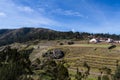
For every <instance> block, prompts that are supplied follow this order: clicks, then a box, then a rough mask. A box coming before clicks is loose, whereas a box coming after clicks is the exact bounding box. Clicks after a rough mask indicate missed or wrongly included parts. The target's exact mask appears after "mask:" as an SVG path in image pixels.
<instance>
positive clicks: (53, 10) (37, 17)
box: [0, 0, 120, 34]
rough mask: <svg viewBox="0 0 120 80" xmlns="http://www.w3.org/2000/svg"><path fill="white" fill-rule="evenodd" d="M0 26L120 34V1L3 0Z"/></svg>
mask: <svg viewBox="0 0 120 80" xmlns="http://www.w3.org/2000/svg"><path fill="white" fill-rule="evenodd" d="M0 6H1V7H0V29H5V28H21V27H43V28H50V29H54V30H59V31H80V32H91V33H112V34H113V33H116V34H120V30H119V28H120V0H0Z"/></svg>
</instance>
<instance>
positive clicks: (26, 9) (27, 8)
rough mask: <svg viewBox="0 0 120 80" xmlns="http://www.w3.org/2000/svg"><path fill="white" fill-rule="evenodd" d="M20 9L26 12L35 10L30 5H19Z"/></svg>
mask: <svg viewBox="0 0 120 80" xmlns="http://www.w3.org/2000/svg"><path fill="white" fill-rule="evenodd" d="M18 9H19V10H21V11H25V12H34V10H33V9H32V8H31V7H29V6H24V7H18Z"/></svg>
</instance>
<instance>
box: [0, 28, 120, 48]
mask: <svg viewBox="0 0 120 80" xmlns="http://www.w3.org/2000/svg"><path fill="white" fill-rule="evenodd" d="M90 35H93V36H95V37H106V38H107V37H110V38H113V39H120V35H115V34H113V35H110V34H90V33H85V32H82V33H79V32H72V31H68V32H60V31H55V30H50V29H45V28H20V29H1V30H0V46H2V45H7V44H11V43H14V42H20V43H22V42H27V41H33V40H36V39H39V40H58V39H59V40H61V39H80V40H83V39H88V36H90Z"/></svg>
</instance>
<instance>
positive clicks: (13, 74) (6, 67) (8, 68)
mask: <svg viewBox="0 0 120 80" xmlns="http://www.w3.org/2000/svg"><path fill="white" fill-rule="evenodd" d="M0 64H1V65H0V80H20V78H21V77H22V76H23V75H26V76H27V75H29V74H32V71H31V69H30V64H31V62H30V60H29V59H28V57H25V56H24V54H22V53H20V52H18V51H17V49H11V48H10V47H6V48H5V49H4V50H3V51H1V52H0ZM26 80H27V79H26Z"/></svg>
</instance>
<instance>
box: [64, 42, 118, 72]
mask: <svg viewBox="0 0 120 80" xmlns="http://www.w3.org/2000/svg"><path fill="white" fill-rule="evenodd" d="M109 46H110V45H109V44H75V45H65V46H64V47H65V48H67V49H69V53H68V54H67V55H66V56H65V58H64V59H65V60H66V62H67V63H68V64H69V65H70V68H71V69H76V68H77V67H78V68H80V69H81V68H82V66H83V64H84V62H87V63H88V65H89V66H90V67H91V72H96V73H99V69H100V68H103V67H107V68H110V69H111V70H112V73H114V71H115V69H116V65H117V64H119V65H120V62H119V61H120V51H119V46H118V47H116V48H115V49H112V50H109V49H108V47H109Z"/></svg>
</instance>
